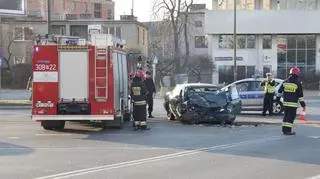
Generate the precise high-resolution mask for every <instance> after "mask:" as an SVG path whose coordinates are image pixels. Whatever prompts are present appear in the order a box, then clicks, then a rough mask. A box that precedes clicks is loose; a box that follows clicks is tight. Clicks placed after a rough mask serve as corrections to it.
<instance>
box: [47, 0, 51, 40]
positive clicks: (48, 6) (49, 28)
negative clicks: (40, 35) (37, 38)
mask: <svg viewBox="0 0 320 179" xmlns="http://www.w3.org/2000/svg"><path fill="white" fill-rule="evenodd" d="M47 8H48V34H51V0H47Z"/></svg>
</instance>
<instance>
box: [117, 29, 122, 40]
mask: <svg viewBox="0 0 320 179" xmlns="http://www.w3.org/2000/svg"><path fill="white" fill-rule="evenodd" d="M116 36H117V37H118V38H120V39H121V27H116Z"/></svg>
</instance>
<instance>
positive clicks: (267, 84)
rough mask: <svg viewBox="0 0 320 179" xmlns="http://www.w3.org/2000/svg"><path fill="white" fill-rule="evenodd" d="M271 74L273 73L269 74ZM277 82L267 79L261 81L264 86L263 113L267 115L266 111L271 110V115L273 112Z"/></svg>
mask: <svg viewBox="0 0 320 179" xmlns="http://www.w3.org/2000/svg"><path fill="white" fill-rule="evenodd" d="M267 75H271V74H267ZM275 85H276V82H275V81H274V80H265V81H263V82H262V83H261V86H263V87H264V94H265V95H264V100H263V112H262V115H263V116H265V115H266V112H267V111H269V115H272V113H273V97H274V93H275Z"/></svg>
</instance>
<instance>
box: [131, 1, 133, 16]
mask: <svg viewBox="0 0 320 179" xmlns="http://www.w3.org/2000/svg"><path fill="white" fill-rule="evenodd" d="M133 8H134V0H132V8H131V16H133Z"/></svg>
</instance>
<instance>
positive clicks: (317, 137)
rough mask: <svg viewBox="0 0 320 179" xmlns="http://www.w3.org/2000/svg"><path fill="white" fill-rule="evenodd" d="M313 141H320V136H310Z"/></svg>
mask: <svg viewBox="0 0 320 179" xmlns="http://www.w3.org/2000/svg"><path fill="white" fill-rule="evenodd" d="M309 137H310V138H312V139H320V136H309Z"/></svg>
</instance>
